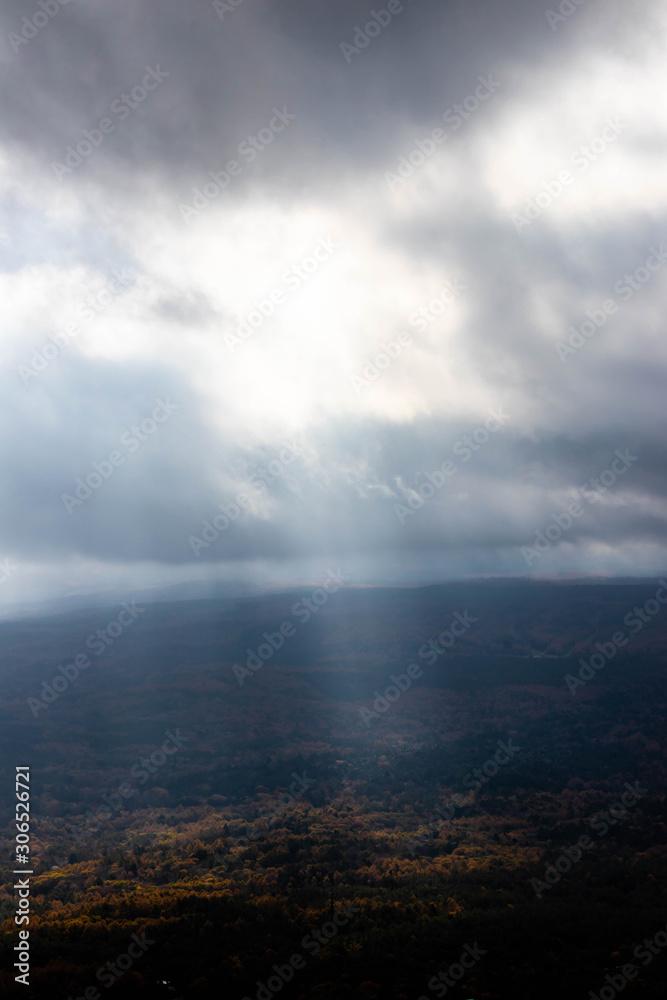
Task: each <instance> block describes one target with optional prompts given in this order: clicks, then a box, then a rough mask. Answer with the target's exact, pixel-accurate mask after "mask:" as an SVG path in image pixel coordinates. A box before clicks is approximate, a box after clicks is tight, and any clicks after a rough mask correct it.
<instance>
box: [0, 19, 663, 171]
mask: <svg viewBox="0 0 667 1000" xmlns="http://www.w3.org/2000/svg"><path fill="white" fill-rule="evenodd" d="M376 6H377V5H376ZM379 6H380V8H381V5H379ZM604 6H605V5H604V4H601V3H596V0H588V2H587V4H586V6H585V8H584V9H582V10H580V11H578V13H577V24H576V26H575V25H574V24H572V25H568V26H567V27H568V32H567V33H566V32H565V31H563V32H562V33H561V34H558V33H554V32H552V31H551V29H550V28H549V25H548V23H547V21H546V19H545V16H544V12H545V9H546V7H545V6H544V5H543V4H542V2H541V0H539V2H535V0H533V2H530V0H515V2H513V3H512V4H510V5H507V4H504V5H499V4H497V3H495V2H494V0H478V2H477V3H474V4H464V3H451V2H449V3H448V2H444V3H443V2H437V0H414V2H413V3H410V2H407V3H406V4H405V5H404V10H403V12H402V13H401V14H398V15H395V16H394V18H393V20H392V22H391V23H390V24H389V25H388V26H387V27H386V28H384V29H383V30H382V31H381V33H380V34H379V35H378V36H377V37H376V38H373V39H372V40H371V42H370V43H369V44H368V46H367V47H366V48H365V49H363V50H362V51H361V52H360V53H359V54H358V55H355V56H354V58H353V59H352V61H351V62H350V64H349V65H348V64H347V63H346V61H345V59H344V57H343V54H342V52H341V49H340V44H341V43H342V42H352V41H353V39H354V34H355V27H356V26H357V25H361V26H363V25H364V24H365V23H366V22H367V20H368V18H369V17H370V11H371V10H372V9H375V8H373V5H372V4H367V3H366V2H364V0H354V2H347V3H340V4H331V3H329V2H324V0H319V2H314V3H313V2H306V0H296V2H294V0H292V2H289V3H284V4H275V3H267V2H262V0H244V3H242V4H241V5H239V6H238V7H237V8H236V9H235V10H233V11H232V12H231V13H228V14H225V15H224V20H223V21H220V19H219V17H218V15H217V14H216V12H215V10H214V8H213V6H212V4H211V3H210V2H207V0H190V2H189V3H187V4H184V3H181V2H176V0H167V2H165V0H142V2H141V3H133V2H130V0H125V2H121V3H117V4H109V3H97V4H91V3H77V2H76V0H71V2H70V4H68V5H67V6H66V7H64V8H62V9H61V10H60V12H59V13H58V15H57V16H54V17H53V18H52V19H51V21H50V22H49V23H48V24H47V25H46V26H45V27H44V28H42V29H40V30H39V31H38V32H37V33H36V34H35V37H34V38H32V39H30V40H29V41H28V43H27V44H25V45H23V44H18V48H17V51H16V52H15V53H14V52H13V51H12V43H11V42H10V41H9V36H10V34H11V33H13V34H14V35H15V36H16V35H17V32H20V30H21V24H22V21H21V17H22V16H24V15H25V14H26V11H27V12H28V13H31V8H30V5H26V4H24V3H23V2H21V3H20V4H18V3H17V4H10V5H8V6H7V7H6V8H5V9H4V11H3V14H2V23H3V30H2V34H3V36H4V37H5V49H6V52H5V63H6V74H5V77H4V79H3V81H2V89H3V129H4V132H5V134H6V136H7V139H8V140H9V141H10V142H11V143H13V144H15V149H16V154H17V155H18V156H27V157H28V159H29V160H30V161H32V163H33V165H34V166H35V167H36V168H37V169H38V170H42V171H45V172H47V173H49V172H50V171H51V169H52V168H51V163H52V161H59V162H61V161H62V160H63V157H64V153H65V149H66V147H67V146H68V145H70V144H76V142H77V141H78V140H79V139H80V138H81V136H82V132H83V130H84V129H92V128H95V127H97V126H98V124H99V121H100V120H101V119H102V118H104V117H110V118H111V120H112V121H113V123H114V126H115V128H114V131H113V133H111V134H109V135H107V136H106V137H105V139H104V141H103V144H102V145H101V146H100V148H99V149H98V150H96V151H95V153H94V155H93V156H91V157H90V159H89V161H87V162H85V163H84V164H83V165H82V167H81V168H80V174H81V175H82V176H83V175H85V177H86V178H91V177H93V178H97V179H98V180H99V182H103V183H105V184H110V185H112V186H113V187H114V188H115V189H118V190H122V189H125V188H127V187H131V185H132V183H136V182H137V181H138V180H139V178H140V177H144V178H145V176H146V175H152V176H153V177H156V176H159V177H160V178H161V181H162V183H163V184H167V185H169V184H174V185H176V184H181V183H189V181H190V180H196V178H197V176H198V174H199V173H200V172H201V171H202V170H203V171H204V174H206V173H207V172H208V170H211V169H220V165H222V164H223V163H224V162H225V161H226V160H227V159H228V158H230V157H233V156H234V153H235V150H236V148H237V146H238V143H239V142H241V141H242V140H243V139H244V137H245V136H246V135H247V134H249V133H256V132H257V130H258V129H260V128H262V127H264V126H266V124H267V121H268V119H269V118H270V116H271V114H272V109H273V107H274V106H277V107H279V108H282V107H283V106H287V107H288V109H289V111H290V112H292V113H295V114H296V115H297V121H296V122H295V123H294V124H293V125H292V126H291V127H290V131H289V134H287V135H285V136H281V137H279V138H280V140H281V141H276V142H275V143H273V144H272V147H271V149H270V150H266V151H265V154H264V155H262V156H258V157H257V159H256V161H255V162H254V163H253V164H251V165H249V168H248V170H247V171H245V172H244V175H243V176H242V177H241V178H239V181H238V184H237V187H236V190H237V191H239V190H241V189H243V188H245V186H246V185H247V184H248V183H249V182H251V181H252V180H253V178H258V177H261V178H262V179H263V181H264V182H266V181H267V180H270V182H271V183H272V184H287V185H289V186H299V187H302V186H303V185H304V183H305V184H306V185H311V184H321V183H323V182H325V183H329V182H330V181H331V178H332V175H335V174H339V175H340V173H341V172H342V173H345V172H346V171H347V170H348V169H349V168H350V167H351V166H352V165H353V164H354V163H356V165H357V166H360V165H362V164H366V165H370V164H373V163H375V164H380V163H381V162H383V161H384V160H386V159H387V158H391V156H392V155H393V148H394V145H395V138H394V135H393V132H394V130H395V129H396V128H397V127H399V126H406V125H408V124H409V125H411V126H413V127H415V128H421V127H422V126H424V127H425V126H428V125H429V124H430V123H433V124H432V125H431V127H433V125H435V124H437V121H438V119H439V118H440V116H441V115H442V113H443V112H444V111H445V110H446V108H447V107H448V106H449V105H450V104H451V103H452V102H454V101H457V100H459V101H460V100H462V99H463V98H464V97H465V96H466V95H467V94H468V93H470V92H472V90H473V89H474V87H475V86H476V85H477V77H478V74H488V73H491V72H492V71H493V70H497V71H498V70H499V69H500V68H501V67H502V66H505V67H512V66H515V67H516V68H517V69H519V68H520V67H521V66H522V65H523V67H524V70H525V76H524V80H523V82H522V84H521V85H517V83H516V81H515V82H514V84H512V83H510V82H509V81H506V82H505V83H504V87H505V91H504V97H508V96H509V94H510V92H515V93H517V92H519V93H520V92H521V90H522V89H523V87H524V86H526V85H528V84H529V82H530V76H531V72H532V71H533V69H534V70H535V71H537V69H538V68H539V65H540V61H541V60H542V58H551V59H553V58H554V55H555V53H556V52H558V53H560V55H561V57H562V56H563V54H565V53H567V52H568V50H570V49H574V50H575V51H576V49H577V48H578V46H580V45H581V44H582V39H583V38H585V37H587V33H586V28H585V25H586V24H587V23H588V22H589V20H591V19H592V20H594V23H595V25H596V29H597V32H598V34H597V43H598V44H601V42H602V39H604V38H605V37H609V35H610V34H612V35H613V34H614V33H615V32H618V31H620V30H621V27H622V26H621V25H619V24H618V20H619V15H618V14H616V23H614V20H613V19H611V18H609V17H608V16H604V17H603V16H601V15H600V16H596V12H597V11H598V9H600V8H601V7H604ZM29 8H30V9H29ZM635 8H636V9H635V12H634V13H635V14H636V13H638V12H641V13H642V14H645V15H646V16H647V17H648V14H647V12H648V11H649V10H650V7H649V6H647V5H646V4H643V3H642V4H638V5H635ZM38 9H39V8H37V6H35V10H38ZM639 9H640V10H639ZM575 28H576V30H575ZM13 46H14V47H16V46H17V43H16V41H14V43H13ZM158 65H159V67H160V70H161V72H163V73H165V74H168V76H166V77H165V78H164V80H163V81H162V82H161V83H160V84H159V86H157V87H156V88H155V89H154V90H153V91H151V92H149V93H148V94H147V96H146V97H145V99H144V100H142V101H141V103H139V104H138V106H137V107H136V109H132V110H129V109H128V108H126V109H125V110H126V111H128V114H127V116H126V117H124V118H123V119H122V120H121V119H119V117H118V115H117V114H116V115H114V113H112V112H111V111H110V108H111V106H112V103H113V102H114V100H117V99H119V98H121V95H122V94H123V93H127V92H128V91H130V90H131V89H132V88H133V87H135V86H141V83H142V80H143V78H144V76H145V73H146V67H152V68H155V67H157V66H158ZM476 127H477V125H476V124H475V123H474V122H473V123H472V125H471V128H472V129H475V128H476ZM128 168H131V169H132V171H133V172H134V176H133V177H128V176H127V175H126V174H124V173H123V170H124V169H128ZM82 176H79V175H76V177H75V176H71V177H65V178H64V180H65V181H71V182H75V183H77V184H82V183H84V182H83V180H82Z"/></svg>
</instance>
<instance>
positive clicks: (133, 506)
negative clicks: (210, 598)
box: [0, 0, 667, 606]
mask: <svg viewBox="0 0 667 1000" xmlns="http://www.w3.org/2000/svg"><path fill="white" fill-rule="evenodd" d="M0 22H1V23H0V88H1V90H2V101H1V104H0V108H1V109H2V110H1V111H0V128H1V131H0V296H1V300H2V304H3V319H4V322H3V324H2V334H1V352H2V353H1V364H0V382H1V386H0V388H1V391H2V396H3V403H4V406H3V418H2V429H1V433H0V460H1V465H2V469H3V475H2V478H1V480H0V514H1V517H0V525H1V528H0V530H1V532H2V538H1V540H0V605H3V606H11V605H12V604H14V603H16V602H23V601H30V600H38V599H39V600H41V599H43V598H51V597H55V596H61V595H66V594H86V593H92V592H98V591H105V590H107V589H109V588H120V589H123V588H126V589H128V591H129V590H131V589H135V588H142V587H154V586H157V585H163V584H164V585H166V584H174V583H182V582H185V581H216V580H229V581H246V582H252V583H255V584H259V585H265V586H274V585H275V586H279V585H289V584H291V583H292V582H295V581H300V580H317V579H318V578H319V577H320V576H323V575H324V574H325V573H326V571H327V570H330V569H331V570H336V569H337V568H338V567H340V568H342V569H343V571H344V572H345V573H347V574H348V578H349V582H350V583H351V584H355V583H357V584H364V583H381V584H382V583H392V584H394V583H410V584H414V583H421V582H432V581H436V580H447V579H461V578H471V577H488V576H531V577H533V576H534V577H547V578H549V577H556V578H563V577H564V578H568V577H575V578H576V577H581V576H588V575H590V576H597V577H613V576H617V575H618V576H648V575H656V576H657V575H660V574H661V573H664V572H665V570H666V569H667V559H666V545H667V530H666V529H667V504H666V502H665V495H666V491H665V485H666V484H665V479H666V475H667V463H666V448H665V440H666V438H665V411H664V398H665V368H666V361H667V346H666V345H665V338H664V315H665V310H664V299H665V289H666V288H667V226H666V225H665V222H666V217H667V173H666V172H665V169H664V156H665V152H666V147H667V131H666V125H667V104H666V103H665V101H664V94H665V92H666V91H667V60H666V59H665V48H666V46H665V41H666V29H667V6H666V4H665V3H664V2H646V0H584V2H579V3H576V4H575V3H574V2H570V0H563V2H561V3H560V5H558V4H556V3H555V2H554V4H553V6H552V7H548V6H547V5H546V4H545V3H543V2H542V0H508V2H505V3H502V4H500V3H498V2H497V0H451V2H450V0H405V2H404V3H400V2H398V0H391V2H390V3H385V2H384V0H379V2H378V3H377V4H376V5H375V6H372V5H371V4H370V3H366V2H365V0H340V2H335V3H334V2H332V0H308V2H306V0H281V2H278V0H240V2H239V0H233V2H232V0H230V2H221V0H217V2H216V3H211V2H208V0H114V2H113V3H112V2H111V0H69V2H67V3H64V4H61V3H60V2H59V0H42V4H41V5H40V4H39V3H38V0H34V3H33V2H32V0H7V2H6V3H5V4H3V8H2V12H1V13H0Z"/></svg>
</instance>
